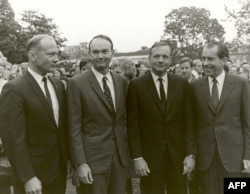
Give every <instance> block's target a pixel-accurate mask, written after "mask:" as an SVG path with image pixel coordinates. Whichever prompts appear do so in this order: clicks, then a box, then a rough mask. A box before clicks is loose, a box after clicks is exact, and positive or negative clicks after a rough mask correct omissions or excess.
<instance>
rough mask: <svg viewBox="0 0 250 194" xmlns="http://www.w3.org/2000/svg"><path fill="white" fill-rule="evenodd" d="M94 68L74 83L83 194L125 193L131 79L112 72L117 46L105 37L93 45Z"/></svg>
mask: <svg viewBox="0 0 250 194" xmlns="http://www.w3.org/2000/svg"><path fill="white" fill-rule="evenodd" d="M89 55H90V57H91V62H92V69H91V70H89V71H87V72H85V73H83V74H81V75H79V76H76V77H74V78H72V79H70V80H69V82H68V91H67V94H68V110H69V130H70V148H71V156H72V162H73V164H74V165H76V166H77V169H76V174H77V176H78V177H79V180H80V183H81V184H80V187H79V188H78V193H79V194H80V193H84V194H105V193H112V194H118V193H121V194H122V193H125V192H126V182H127V168H126V166H127V163H128V161H127V160H128V145H127V134H126V128H125V98H126V89H127V82H126V80H125V78H123V77H121V76H119V75H117V74H115V73H112V72H110V71H109V64H110V61H111V59H112V56H113V43H112V41H111V39H110V38H109V37H107V36H105V35H98V36H95V37H94V38H93V39H92V40H91V41H90V43H89Z"/></svg>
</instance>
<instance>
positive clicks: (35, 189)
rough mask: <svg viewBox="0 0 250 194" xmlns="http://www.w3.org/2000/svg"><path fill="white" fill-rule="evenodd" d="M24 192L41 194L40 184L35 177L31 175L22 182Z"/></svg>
mask: <svg viewBox="0 0 250 194" xmlns="http://www.w3.org/2000/svg"><path fill="white" fill-rule="evenodd" d="M24 189H25V193H26V194H42V184H41V182H40V180H39V179H38V178H37V177H33V178H31V179H30V180H28V181H26V182H25V183H24Z"/></svg>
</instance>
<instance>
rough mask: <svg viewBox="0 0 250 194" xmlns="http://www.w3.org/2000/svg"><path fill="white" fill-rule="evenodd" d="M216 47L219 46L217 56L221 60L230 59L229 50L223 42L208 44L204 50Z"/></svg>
mask: <svg viewBox="0 0 250 194" xmlns="http://www.w3.org/2000/svg"><path fill="white" fill-rule="evenodd" d="M215 46H217V48H218V53H217V55H218V57H219V58H220V59H224V58H229V54H228V49H227V47H226V46H225V45H224V44H223V43H221V42H215V41H214V42H208V43H207V44H205V46H204V48H206V47H207V48H213V47H215Z"/></svg>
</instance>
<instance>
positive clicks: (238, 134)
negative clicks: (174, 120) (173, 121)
mask: <svg viewBox="0 0 250 194" xmlns="http://www.w3.org/2000/svg"><path fill="white" fill-rule="evenodd" d="M192 91H193V101H194V103H193V104H194V106H193V108H194V114H195V121H196V128H195V130H196V135H197V141H198V160H197V162H198V169H199V170H202V171H203V170H207V169H208V168H209V166H210V164H211V162H212V159H213V156H214V153H215V149H216V147H217V148H218V151H219V155H220V158H221V160H222V163H223V165H224V168H225V169H226V170H227V171H229V172H240V171H241V170H242V164H243V163H242V160H243V158H245V159H248V160H249V159H250V90H249V85H248V83H247V80H244V79H242V78H240V77H236V76H233V75H230V74H226V76H225V81H224V85H223V90H222V94H221V97H220V102H219V105H218V109H217V110H214V108H213V106H212V103H211V102H210V91H209V83H208V77H207V76H205V77H203V78H201V79H199V80H197V81H196V82H194V83H192Z"/></svg>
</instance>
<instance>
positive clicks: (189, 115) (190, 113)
mask: <svg viewBox="0 0 250 194" xmlns="http://www.w3.org/2000/svg"><path fill="white" fill-rule="evenodd" d="M186 85H187V86H186V92H185V93H186V94H185V139H186V153H187V155H190V154H191V155H197V140H196V134H195V125H194V122H195V120H194V106H195V102H194V99H193V95H192V90H191V86H190V84H188V83H187V84H186Z"/></svg>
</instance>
